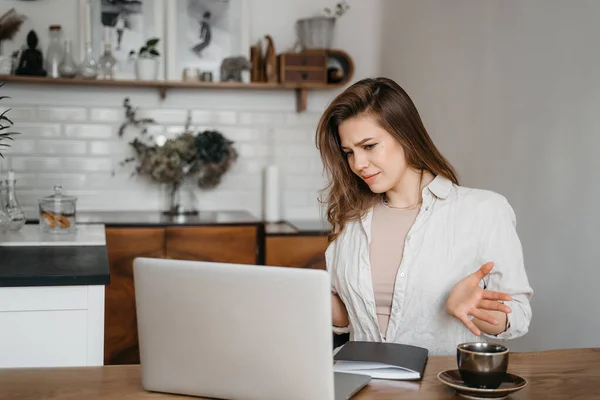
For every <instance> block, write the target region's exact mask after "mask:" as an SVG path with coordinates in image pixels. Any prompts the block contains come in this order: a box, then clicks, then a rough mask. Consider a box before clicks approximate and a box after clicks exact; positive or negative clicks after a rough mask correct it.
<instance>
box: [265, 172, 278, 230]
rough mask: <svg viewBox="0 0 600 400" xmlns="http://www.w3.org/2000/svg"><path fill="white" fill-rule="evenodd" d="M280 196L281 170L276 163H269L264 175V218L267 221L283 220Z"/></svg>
mask: <svg viewBox="0 0 600 400" xmlns="http://www.w3.org/2000/svg"><path fill="white" fill-rule="evenodd" d="M279 196H280V191H279V171H278V169H277V166H276V165H269V166H268V167H266V168H265V176H264V199H263V201H264V203H263V207H264V208H263V218H264V219H265V221H266V222H279V221H280V220H281V215H280V208H279Z"/></svg>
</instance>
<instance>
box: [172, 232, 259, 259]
mask: <svg viewBox="0 0 600 400" xmlns="http://www.w3.org/2000/svg"><path fill="white" fill-rule="evenodd" d="M165 242H166V245H165V248H166V257H168V258H175V259H178V260H203V261H218V262H229V263H239V264H256V255H257V230H256V227H255V226H212V227H184V228H180V227H168V228H166V229H165Z"/></svg>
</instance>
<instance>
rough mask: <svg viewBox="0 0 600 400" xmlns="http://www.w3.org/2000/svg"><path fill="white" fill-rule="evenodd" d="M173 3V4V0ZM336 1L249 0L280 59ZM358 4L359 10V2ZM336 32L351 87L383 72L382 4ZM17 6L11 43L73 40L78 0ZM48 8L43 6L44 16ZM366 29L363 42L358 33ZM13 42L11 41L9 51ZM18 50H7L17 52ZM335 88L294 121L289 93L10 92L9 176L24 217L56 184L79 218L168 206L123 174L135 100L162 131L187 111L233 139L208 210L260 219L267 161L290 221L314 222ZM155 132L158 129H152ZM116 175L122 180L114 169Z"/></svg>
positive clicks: (358, 12)
mask: <svg viewBox="0 0 600 400" xmlns="http://www.w3.org/2000/svg"><path fill="white" fill-rule="evenodd" d="M169 1H171V0H169ZM42 3H45V4H46V5H47V4H48V3H54V4H53V8H52V9H53V12H52V13H51V14H50V15H48V13H47V12H43V13H40V11H39V10H40V8H39V7H40V4H42ZM334 3H335V1H333V0H305V1H302V2H298V1H293V0H250V5H251V7H250V9H251V39H252V41H253V42H255V41H257V40H259V39H260V38H262V37H263V36H264V35H265V34H270V35H271V36H272V37H273V39H274V41H275V46H276V50H277V52H282V51H285V50H287V49H289V48H290V47H291V46H292V45H293V44H294V42H295V33H294V32H295V31H294V23H295V21H296V19H298V18H302V17H306V16H310V15H313V14H315V13H317V12H319V10H321V9H322V8H323V7H325V6H331V5H333V4H334ZM354 3H355V4H354ZM354 3H353V4H352V9H351V10H350V11H349V12H348V13H347V14H346V15H344V16H343V18H341V19H340V20H338V23H337V25H336V33H335V38H334V44H333V46H334V47H336V48H341V49H344V50H346V51H347V52H348V53H350V55H351V56H352V57H353V58H354V60H355V64H356V71H355V72H356V73H355V79H358V78H361V77H363V76H368V75H374V74H377V73H378V72H379V69H380V65H379V60H380V54H379V52H380V46H379V43H380V40H379V38H380V33H381V30H380V8H381V6H380V1H379V0H378V1H369V2H365V1H357V2H354ZM10 7H15V8H16V9H17V10H18V11H20V12H22V13H24V14H26V15H28V20H27V22H26V24H25V25H24V27H23V28H22V30H21V32H20V34H19V36H18V37H17V38H16V39H15V43H16V44H19V45H20V43H23V42H24V38H25V36H26V34H27V32H28V31H29V29H31V28H34V29H36V31H37V33H38V35H39V36H40V41H41V44H40V47H41V48H42V49H44V50H45V49H46V47H47V39H46V32H47V28H48V25H50V24H53V23H61V24H62V25H63V30H64V31H65V35H69V36H71V37H72V38H73V39H74V41H75V43H74V47H75V48H79V47H78V46H79V45H78V44H77V41H78V38H77V23H76V22H75V18H76V15H77V11H76V1H75V0H39V1H36V2H24V1H17V0H2V1H1V2H0V12H4V11H6V10H8V9H9V8H10ZM43 9H44V10H46V9H47V8H46V7H44V8H43ZM359 25H360V26H363V27H364V30H363V31H362V32H361V34H360V35H358V34H356V33H355V32H356V27H357V26H359ZM12 45H14V44H12ZM10 48H11V44H10V43H8V44H7V45H6V51H10ZM338 92H339V90H332V91H323V92H311V93H310V94H309V97H308V110H307V112H304V113H301V114H297V113H296V111H295V107H296V105H295V101H294V92H293V91H246V90H244V91H225V90H214V91H210V90H206V91H193V90H170V91H169V92H168V93H167V98H166V100H164V101H160V100H159V98H158V95H157V91H155V90H150V89H132V88H124V89H118V88H101V87H97V88H96V87H85V88H68V87H60V86H32V85H19V84H16V83H9V84H6V85H5V87H4V88H2V89H1V91H0V93H1V94H3V95H9V96H11V97H12V99H11V100H4V101H2V102H1V104H0V108H2V109H4V108H5V107H9V106H10V107H12V108H13V110H12V111H11V113H10V116H11V118H12V119H13V120H14V122H15V123H16V127H15V129H16V130H19V131H22V132H23V133H24V134H23V135H21V136H19V137H18V139H17V141H16V142H15V143H14V146H13V147H12V148H11V149H10V150H8V151H7V152H6V160H5V161H4V162H3V168H4V169H5V170H6V169H7V168H11V167H12V168H14V169H15V170H16V172H17V174H18V175H17V176H18V178H19V181H18V190H19V193H18V195H19V199H21V201H22V203H23V204H24V206H25V208H27V209H28V210H30V211H34V210H35V207H36V199H37V198H38V197H39V196H42V195H47V194H49V193H50V192H51V191H52V186H53V185H54V184H58V183H60V184H62V185H63V186H64V188H65V190H67V191H69V193H72V194H75V195H77V196H78V197H79V202H78V208H79V209H80V210H92V209H93V210H99V209H108V210H111V209H136V210H138V209H145V210H156V209H160V208H161V207H162V206H163V204H164V201H163V197H162V194H161V191H160V188H159V186H157V185H154V184H151V183H148V182H146V181H145V180H144V179H140V178H130V177H129V172H128V171H126V170H119V169H118V162H119V161H120V160H122V159H123V157H125V156H126V155H128V153H127V152H128V151H129V150H128V145H127V143H126V141H127V140H130V139H132V138H133V134H134V132H130V133H129V134H128V136H127V137H126V138H125V139H119V138H118V137H117V128H118V126H119V125H120V123H121V122H122V121H123V117H124V113H123V109H122V107H121V104H122V102H123V99H124V98H125V97H130V98H131V100H132V103H133V104H134V105H135V106H137V107H139V108H140V109H141V112H143V113H144V114H147V115H149V116H152V117H154V118H155V119H156V120H157V121H158V122H159V123H160V126H159V127H158V128H157V129H158V131H165V132H167V133H171V134H173V133H177V132H178V129H179V128H180V127H182V126H183V124H184V122H185V118H186V114H187V110H192V111H193V114H192V116H193V124H194V126H195V127H196V128H198V129H202V128H216V129H219V130H220V131H222V132H223V133H224V134H225V136H227V137H228V138H230V139H232V140H234V141H235V142H236V148H237V149H238V150H239V153H240V159H239V161H238V163H237V165H236V166H235V167H234V168H233V170H231V171H230V172H229V173H228V174H227V175H226V176H225V178H224V181H223V183H222V185H221V186H219V187H218V188H216V189H215V190H212V191H200V190H198V192H197V194H198V198H199V206H200V208H201V209H210V210H219V209H247V210H249V211H250V212H252V213H254V214H255V215H257V216H260V215H261V184H262V181H261V169H262V168H263V167H264V165H266V164H267V163H268V162H269V161H270V160H273V161H274V162H276V163H277V165H278V166H279V167H280V170H281V175H282V197H283V198H282V201H283V215H284V217H286V218H318V217H319V215H320V211H319V204H318V202H317V191H318V190H319V189H320V188H321V187H322V186H323V179H322V177H321V168H322V166H321V162H320V159H319V156H318V152H317V150H316V148H315V145H314V130H315V127H316V122H317V120H318V118H319V116H320V113H321V112H322V111H323V109H324V107H325V106H326V104H327V103H328V102H329V101H330V100H331V99H332V98H333V96H335V95H336V94H337V93H338ZM153 132H156V131H153ZM115 167H117V174H116V176H115V177H111V171H112V170H113V168H115Z"/></svg>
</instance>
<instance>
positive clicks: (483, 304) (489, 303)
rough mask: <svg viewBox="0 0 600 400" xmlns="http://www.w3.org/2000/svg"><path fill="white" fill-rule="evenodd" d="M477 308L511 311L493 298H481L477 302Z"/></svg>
mask: <svg viewBox="0 0 600 400" xmlns="http://www.w3.org/2000/svg"><path fill="white" fill-rule="evenodd" d="M477 308H478V309H480V310H492V311H502V312H503V313H509V312H511V311H512V310H511V309H510V307H509V306H507V305H506V304H502V303H500V302H499V301H494V300H481V301H480V302H479V304H477Z"/></svg>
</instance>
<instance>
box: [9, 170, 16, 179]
mask: <svg viewBox="0 0 600 400" xmlns="http://www.w3.org/2000/svg"><path fill="white" fill-rule="evenodd" d="M14 180H15V171H13V170H12V169H11V170H10V171H8V181H9V182H12V181H14Z"/></svg>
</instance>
